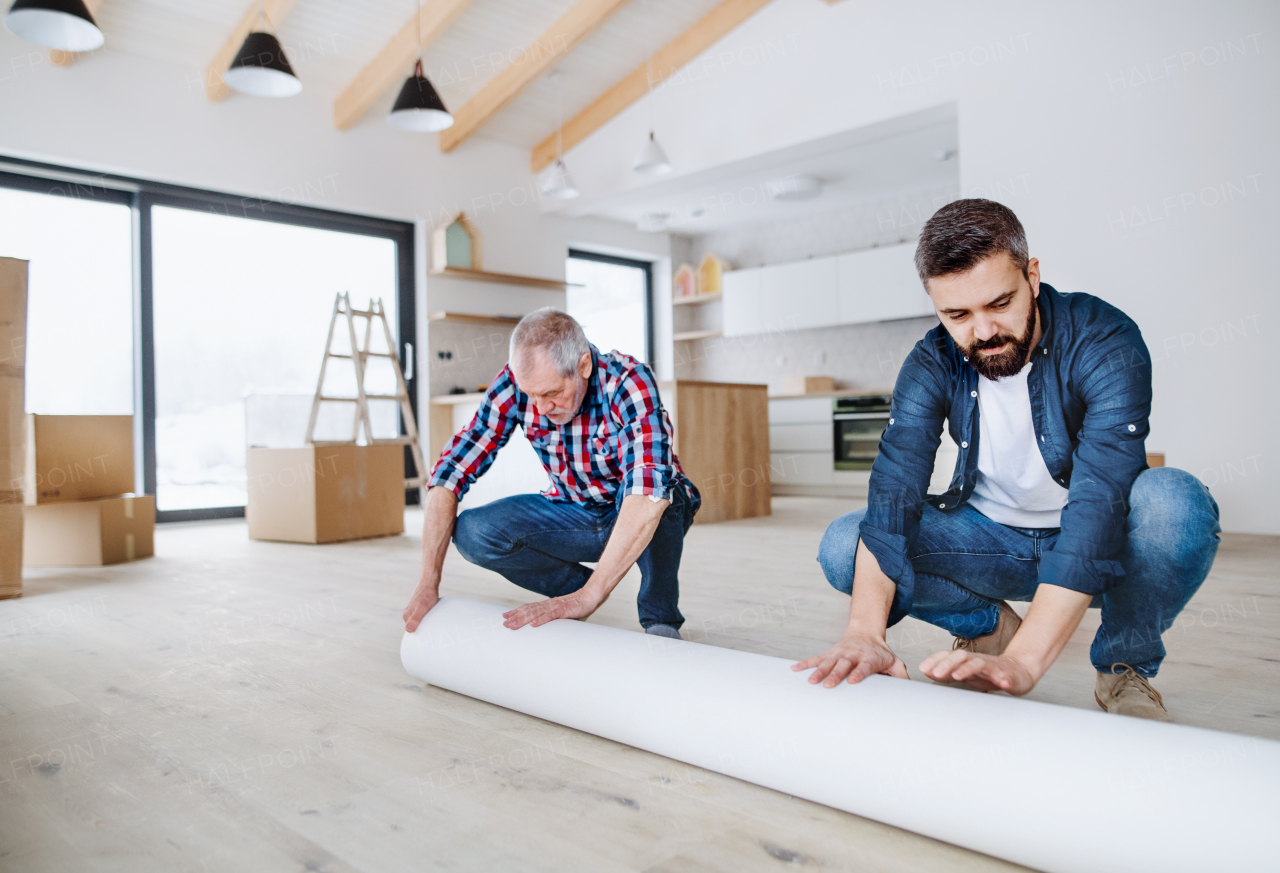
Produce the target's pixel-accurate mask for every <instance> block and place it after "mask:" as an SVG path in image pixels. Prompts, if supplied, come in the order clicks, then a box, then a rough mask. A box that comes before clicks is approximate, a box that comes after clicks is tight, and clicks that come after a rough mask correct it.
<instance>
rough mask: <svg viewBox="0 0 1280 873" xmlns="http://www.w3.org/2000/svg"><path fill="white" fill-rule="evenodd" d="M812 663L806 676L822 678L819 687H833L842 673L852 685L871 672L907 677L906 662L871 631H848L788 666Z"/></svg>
mask: <svg viewBox="0 0 1280 873" xmlns="http://www.w3.org/2000/svg"><path fill="white" fill-rule="evenodd" d="M815 667H816V668H817V669H815V670H814V671H813V673H812V674H810V676H809V684H811V685H816V684H817V683H819V682H822V687H823V688H835V687H836V686H837V685H839V684H840V683H841V682H842V681H843V680H844V679H845V678H846V677H848V680H849V684H850V685H856V684H857V683H859V682H861V681H862V680H863V679H866V678H867V677H868V676H870V675H871V674H873V673H883V674H884V675H886V676H896V677H897V678H899V679H908V678H910V677H908V676H907V665H906V664H904V663H902V659H901V658H899V657H898V656H897V655H895V654H894V653H893V650H892V649H890V648H889V645H888V643H886V642H885V641H884V640H882V639H880V638H879V637H876V636H874V635H871V634H850V635H848V636H845V637H844V638H843V639H841V640H840V642H838V643H836V644H835V645H834V646H832V647H831V649H830V650H829V651H828V652H827V653H826V654H823V655H817V656H815V657H813V658H809V659H808V660H806V661H801V662H800V663H798V664H792V665H791V669H792V670H808V669H810V668H815ZM824 678H825V679H826V681H825V682H824V681H823V679H824Z"/></svg>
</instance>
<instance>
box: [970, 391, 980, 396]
mask: <svg viewBox="0 0 1280 873" xmlns="http://www.w3.org/2000/svg"><path fill="white" fill-rule="evenodd" d="M969 396H970V397H977V396H978V392H977V391H970V392H969Z"/></svg>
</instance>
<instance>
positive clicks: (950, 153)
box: [934, 149, 956, 161]
mask: <svg viewBox="0 0 1280 873" xmlns="http://www.w3.org/2000/svg"><path fill="white" fill-rule="evenodd" d="M955 156H956V150H955V149H943V150H942V151H940V152H938V153H937V154H936V155H934V157H935V158H937V159H938V160H939V161H949V160H951V159H952V158H954V157H955Z"/></svg>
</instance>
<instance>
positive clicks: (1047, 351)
mask: <svg viewBox="0 0 1280 873" xmlns="http://www.w3.org/2000/svg"><path fill="white" fill-rule="evenodd" d="M1040 351H1042V352H1044V353H1045V354H1046V355H1047V354H1049V350H1048V349H1041V350H1040Z"/></svg>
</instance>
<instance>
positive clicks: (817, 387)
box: [778, 376, 836, 396]
mask: <svg viewBox="0 0 1280 873" xmlns="http://www.w3.org/2000/svg"><path fill="white" fill-rule="evenodd" d="M835 390H836V380H835V379H833V378H832V377H830V376H784V377H783V378H782V379H781V380H780V381H779V383H778V394H779V395H786V396H790V395H792V394H830V393H831V392H832V391H835Z"/></svg>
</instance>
